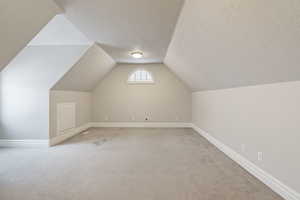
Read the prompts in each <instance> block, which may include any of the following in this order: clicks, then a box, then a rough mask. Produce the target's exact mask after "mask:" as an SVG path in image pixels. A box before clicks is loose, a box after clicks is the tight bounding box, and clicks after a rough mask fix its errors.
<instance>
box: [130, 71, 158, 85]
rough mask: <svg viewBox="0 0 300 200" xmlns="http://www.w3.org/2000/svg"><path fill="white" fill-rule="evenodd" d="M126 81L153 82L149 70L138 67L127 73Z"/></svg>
mask: <svg viewBox="0 0 300 200" xmlns="http://www.w3.org/2000/svg"><path fill="white" fill-rule="evenodd" d="M128 83H154V80H153V76H152V74H151V73H150V72H148V71H146V70H144V69H138V70H135V71H134V72H133V73H131V74H130V75H129V78H128Z"/></svg>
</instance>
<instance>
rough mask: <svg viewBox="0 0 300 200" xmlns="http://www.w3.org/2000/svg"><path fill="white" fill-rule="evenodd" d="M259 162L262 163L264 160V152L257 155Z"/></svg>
mask: <svg viewBox="0 0 300 200" xmlns="http://www.w3.org/2000/svg"><path fill="white" fill-rule="evenodd" d="M257 160H258V161H262V160H263V153H262V152H258V153H257Z"/></svg>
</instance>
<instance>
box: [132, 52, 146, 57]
mask: <svg viewBox="0 0 300 200" xmlns="http://www.w3.org/2000/svg"><path fill="white" fill-rule="evenodd" d="M130 55H131V56H132V57H133V58H142V57H143V56H144V54H143V52H141V51H134V52H131V53H130Z"/></svg>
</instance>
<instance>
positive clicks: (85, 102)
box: [50, 90, 91, 138]
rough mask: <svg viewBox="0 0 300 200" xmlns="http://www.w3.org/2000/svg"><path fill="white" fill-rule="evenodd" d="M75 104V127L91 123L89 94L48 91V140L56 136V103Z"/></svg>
mask: <svg viewBox="0 0 300 200" xmlns="http://www.w3.org/2000/svg"><path fill="white" fill-rule="evenodd" d="M67 102H74V103H76V127H79V126H81V125H85V124H87V123H89V122H90V121H91V93H89V92H77V91H55V90H52V91H50V138H53V137H55V136H56V123H57V117H56V116H57V114H56V108H57V104H58V103H67Z"/></svg>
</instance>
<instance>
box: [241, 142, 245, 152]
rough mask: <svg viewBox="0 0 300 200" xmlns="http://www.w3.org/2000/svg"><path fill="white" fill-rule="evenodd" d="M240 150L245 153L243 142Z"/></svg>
mask: <svg viewBox="0 0 300 200" xmlns="http://www.w3.org/2000/svg"><path fill="white" fill-rule="evenodd" d="M241 150H242V152H243V153H245V151H246V145H245V144H241Z"/></svg>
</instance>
